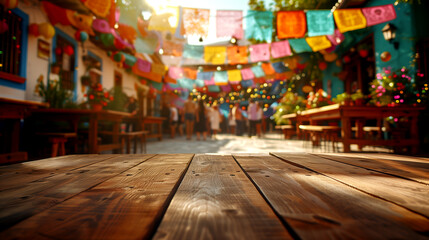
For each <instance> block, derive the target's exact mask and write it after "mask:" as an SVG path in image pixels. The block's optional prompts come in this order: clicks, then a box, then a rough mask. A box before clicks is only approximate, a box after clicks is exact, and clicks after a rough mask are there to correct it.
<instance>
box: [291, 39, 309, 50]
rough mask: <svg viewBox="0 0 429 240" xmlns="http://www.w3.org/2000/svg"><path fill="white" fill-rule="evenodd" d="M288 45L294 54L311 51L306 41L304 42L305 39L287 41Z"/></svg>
mask: <svg viewBox="0 0 429 240" xmlns="http://www.w3.org/2000/svg"><path fill="white" fill-rule="evenodd" d="M289 44H290V46H291V47H292V48H293V50H294V51H295V52H296V53H302V52H312V51H313V50H312V49H311V47H310V46H309V45H308V43H307V41H305V38H298V39H289Z"/></svg>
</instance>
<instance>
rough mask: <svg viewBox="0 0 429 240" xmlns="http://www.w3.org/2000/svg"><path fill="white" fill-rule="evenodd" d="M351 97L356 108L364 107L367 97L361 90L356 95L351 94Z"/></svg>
mask: <svg viewBox="0 0 429 240" xmlns="http://www.w3.org/2000/svg"><path fill="white" fill-rule="evenodd" d="M350 97H351V99H352V101H353V103H354V104H355V106H363V104H364V97H365V96H364V95H363V94H362V91H361V90H360V89H358V90H357V91H356V92H355V93H353V94H351V95H350Z"/></svg>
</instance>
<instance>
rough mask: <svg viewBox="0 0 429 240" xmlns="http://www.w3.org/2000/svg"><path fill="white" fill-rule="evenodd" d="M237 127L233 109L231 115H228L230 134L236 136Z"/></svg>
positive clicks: (230, 111)
mask: <svg viewBox="0 0 429 240" xmlns="http://www.w3.org/2000/svg"><path fill="white" fill-rule="evenodd" d="M235 126H237V122H236V119H235V114H234V113H233V111H232V108H231V109H230V110H229V115H228V127H229V132H230V133H231V134H232V135H234V134H235Z"/></svg>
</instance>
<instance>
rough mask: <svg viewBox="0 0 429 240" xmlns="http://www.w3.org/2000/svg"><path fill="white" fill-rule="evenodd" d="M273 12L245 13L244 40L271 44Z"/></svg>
mask: <svg viewBox="0 0 429 240" xmlns="http://www.w3.org/2000/svg"><path fill="white" fill-rule="evenodd" d="M273 17H274V16H273V12H271V11H253V10H249V11H247V16H246V17H245V18H246V26H247V28H246V31H245V34H246V39H255V40H262V41H267V42H271V34H272V31H273Z"/></svg>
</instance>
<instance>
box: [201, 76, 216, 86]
mask: <svg viewBox="0 0 429 240" xmlns="http://www.w3.org/2000/svg"><path fill="white" fill-rule="evenodd" d="M204 84H205V85H206V86H211V85H216V82H215V80H214V76H213V77H212V78H211V79H210V80H204Z"/></svg>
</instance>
